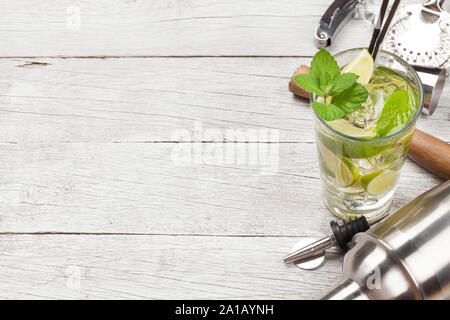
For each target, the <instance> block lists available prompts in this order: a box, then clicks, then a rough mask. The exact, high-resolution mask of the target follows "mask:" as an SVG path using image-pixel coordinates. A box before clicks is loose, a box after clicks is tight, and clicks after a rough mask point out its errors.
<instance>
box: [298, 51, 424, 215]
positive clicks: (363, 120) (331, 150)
mask: <svg viewBox="0 0 450 320" xmlns="http://www.w3.org/2000/svg"><path fill="white" fill-rule="evenodd" d="M316 56H318V55H316ZM327 59H329V57H327V56H326V55H325V54H323V53H322V55H321V56H318V57H315V58H314V59H313V62H312V65H311V73H310V75H309V77H310V78H309V79H307V80H308V81H312V85H318V86H317V87H313V86H310V87H309V89H314V90H310V91H312V94H311V106H312V107H313V109H314V114H315V131H316V142H317V150H318V157H319V165H320V173H321V180H322V187H323V192H324V200H325V203H326V205H327V206H328V208H329V209H330V210H331V211H332V212H333V213H334V214H335V215H336V216H338V217H340V218H342V219H344V220H348V219H349V218H352V217H356V216H361V215H364V216H365V217H366V218H367V219H368V220H369V221H370V220H374V219H376V218H378V217H380V216H381V215H383V214H385V213H386V212H387V209H388V208H389V205H390V203H391V200H392V197H393V194H394V192H395V188H396V184H397V181H398V179H399V176H400V170H401V168H402V165H403V163H404V161H405V158H406V155H407V153H408V148H409V143H410V140H411V137H412V134H413V132H414V129H415V123H416V121H417V119H418V118H419V116H420V114H421V110H422V105H423V97H422V84H421V82H420V79H419V78H418V76H417V74H416V73H415V71H414V69H413V68H412V67H411V66H410V65H408V64H407V63H406V62H405V61H403V60H402V59H400V58H399V57H397V56H395V55H393V54H391V53H388V52H383V51H382V52H379V54H378V57H377V62H376V64H375V62H374V61H373V59H372V57H371V55H370V54H369V52H367V50H365V49H352V50H348V51H345V52H342V53H340V54H338V55H336V56H335V57H334V59H335V62H336V63H337V65H338V68H339V72H337V71H335V70H334V68H335V67H334V66H333V65H332V64H331V62H328V64H326V61H327ZM314 60H315V61H314ZM314 63H316V67H314ZM319 63H322V65H323V67H322V68H321V67H320V65H319V66H318V64H319ZM330 73H331V74H330ZM314 79H318V81H317V82H314V81H315V80H314ZM352 79H356V82H354V83H353V84H351V83H352V81H351V80H352ZM299 82H303V83H304V82H305V81H304V79H301V80H300V81H299ZM306 86H308V85H306Z"/></svg>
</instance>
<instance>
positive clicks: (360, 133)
mask: <svg viewBox="0 0 450 320" xmlns="http://www.w3.org/2000/svg"><path fill="white" fill-rule="evenodd" d="M328 124H329V125H330V127H332V128H333V129H335V130H336V131H339V132H341V133H343V134H346V135H348V136H351V137H355V138H374V137H375V136H376V134H377V128H376V126H372V127H369V128H359V127H355V126H354V125H352V124H351V123H350V122H348V121H347V120H345V119H339V120H334V121H328Z"/></svg>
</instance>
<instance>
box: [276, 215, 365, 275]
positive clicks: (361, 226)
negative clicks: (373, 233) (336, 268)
mask: <svg viewBox="0 0 450 320" xmlns="http://www.w3.org/2000/svg"><path fill="white" fill-rule="evenodd" d="M373 223H374V222H372V224H373ZM330 227H331V234H330V235H329V236H327V237H324V238H322V239H320V240H317V241H315V242H312V243H309V244H307V245H305V246H303V247H301V248H298V249H297V250H294V251H293V252H292V253H290V254H288V255H287V256H286V257H284V258H283V261H284V263H291V262H293V263H295V264H297V265H298V266H299V267H300V268H302V264H303V263H304V262H308V263H309V265H316V267H317V266H318V265H320V264H321V263H322V262H323V256H324V254H325V251H326V250H328V249H330V248H332V247H337V248H339V249H341V250H342V251H346V250H347V244H348V243H349V242H350V241H351V240H352V238H353V236H354V235H355V234H357V233H359V232H364V231H366V230H367V229H369V224H368V223H367V220H366V218H365V217H363V216H362V217H359V218H357V219H354V220H351V221H348V222H345V223H343V224H341V225H339V224H338V223H337V222H336V221H331V222H330ZM313 261H315V262H313ZM319 261H320V263H319ZM302 269H303V268H302ZM305 269H307V268H305Z"/></svg>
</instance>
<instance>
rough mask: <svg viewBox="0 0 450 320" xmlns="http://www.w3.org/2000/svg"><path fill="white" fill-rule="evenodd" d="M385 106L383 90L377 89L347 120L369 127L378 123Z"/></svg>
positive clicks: (356, 124) (361, 126)
mask: <svg viewBox="0 0 450 320" xmlns="http://www.w3.org/2000/svg"><path fill="white" fill-rule="evenodd" d="M383 106H384V99H383V91H382V90H376V91H375V92H373V94H370V95H369V97H368V98H367V100H366V102H364V104H363V105H362V106H361V108H359V109H358V110H356V111H355V112H353V113H352V114H351V115H349V116H348V117H347V120H348V121H349V122H350V123H351V124H353V125H354V126H356V127H359V128H364V129H365V128H369V127H371V126H373V125H375V124H376V122H377V120H378V117H379V116H380V114H381V111H382V110H383Z"/></svg>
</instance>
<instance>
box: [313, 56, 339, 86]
mask: <svg viewBox="0 0 450 320" xmlns="http://www.w3.org/2000/svg"><path fill="white" fill-rule="evenodd" d="M325 72H328V74H329V75H330V77H331V80H333V79H334V78H336V77H337V76H338V75H339V66H338V64H337V62H336V60H335V59H334V58H333V56H332V55H331V54H330V53H329V52H328V51H327V50H325V49H320V50H319V52H317V53H316V54H315V55H314V58H313V59H312V61H311V68H310V74H311V75H312V76H313V77H316V78H317V79H320V78H321V77H322V74H324V73H325Z"/></svg>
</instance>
